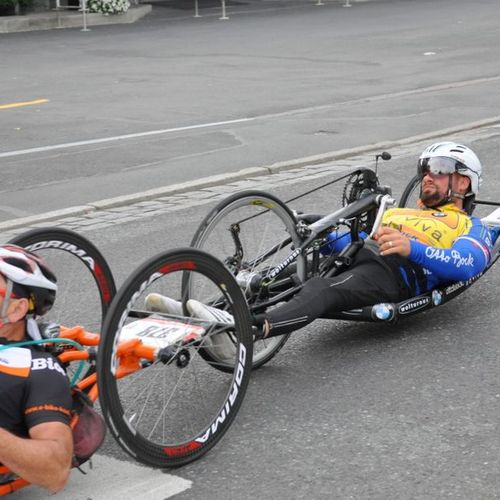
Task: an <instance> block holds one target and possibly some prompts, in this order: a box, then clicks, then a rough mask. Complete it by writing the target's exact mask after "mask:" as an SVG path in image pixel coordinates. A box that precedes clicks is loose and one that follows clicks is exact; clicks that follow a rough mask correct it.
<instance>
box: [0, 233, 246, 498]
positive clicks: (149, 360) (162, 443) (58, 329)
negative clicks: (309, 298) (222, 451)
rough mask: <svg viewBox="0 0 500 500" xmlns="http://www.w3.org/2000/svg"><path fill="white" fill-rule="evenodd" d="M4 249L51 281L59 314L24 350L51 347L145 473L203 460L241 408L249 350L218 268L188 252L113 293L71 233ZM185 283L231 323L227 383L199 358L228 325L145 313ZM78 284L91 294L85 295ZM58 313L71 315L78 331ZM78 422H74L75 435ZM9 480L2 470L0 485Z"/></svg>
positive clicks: (29, 238)
mask: <svg viewBox="0 0 500 500" xmlns="http://www.w3.org/2000/svg"><path fill="white" fill-rule="evenodd" d="M10 243H14V244H17V245H20V246H24V247H26V248H28V249H30V250H31V251H33V252H35V253H39V254H42V255H43V257H44V258H45V260H46V261H48V263H49V265H50V266H51V267H52V269H53V270H54V272H55V273H56V275H57V276H58V285H59V290H58V296H57V298H56V303H57V302H58V301H61V302H62V303H63V306H64V307H61V306H59V307H58V308H54V310H53V311H51V312H50V313H49V314H48V315H47V316H48V317H47V318H46V317H45V316H44V317H43V321H44V324H43V325H42V326H43V328H42V331H44V332H45V335H44V336H43V337H44V338H41V339H38V340H34V341H30V342H31V343H38V344H44V345H49V346H50V349H51V351H52V352H53V353H54V354H55V355H56V356H57V357H58V359H59V360H60V362H61V363H62V364H63V365H64V366H65V367H67V370H68V374H69V376H70V377H71V379H72V384H73V385H74V387H75V390H78V391H80V392H84V393H86V394H87V395H88V397H89V398H90V399H91V400H92V401H94V402H96V404H98V405H100V408H101V410H102V413H103V415H104V417H105V420H106V423H107V424H108V429H109V430H110V432H111V434H112V435H113V436H114V437H115V438H116V440H117V442H118V443H119V444H120V446H122V448H124V449H125V451H127V452H128V453H129V454H130V455H131V456H132V457H134V458H135V459H136V460H138V461H140V462H142V463H144V464H147V465H150V466H154V467H176V466H180V465H183V464H186V463H188V462H191V461H193V460H196V459H197V458H199V457H201V456H202V455H203V454H204V453H206V452H207V451H208V450H209V449H210V448H212V447H213V446H214V445H215V444H216V443H217V442H218V441H219V440H220V439H221V437H222V436H223V435H224V433H225V432H226V431H227V429H228V428H229V426H230V425H231V423H232V421H233V419H234V417H235V416H236V414H237V412H238V409H239V406H240V405H241V402H242V401H243V398H244V394H245V390H246V387H247V384H248V380H249V376H250V372H251V359H252V348H253V344H252V336H251V327H250V318H249V313H248V309H247V307H246V303H245V300H244V297H243V294H242V292H241V290H240V288H239V287H238V285H237V283H236V282H235V281H234V279H233V277H232V276H231V274H230V273H229V272H228V271H227V270H226V269H225V268H224V266H223V265H222V264H221V263H220V262H218V261H217V260H216V259H215V258H214V257H213V256H210V255H208V254H206V253H205V252H202V251H199V250H196V249H193V248H184V249H176V250H171V251H166V252H163V253H161V254H160V255H158V256H156V257H153V258H151V259H149V260H148V261H146V262H145V263H144V264H143V265H142V266H140V267H139V268H138V269H137V270H136V271H135V272H134V273H132V275H131V276H130V277H129V278H128V279H127V280H126V281H125V283H124V285H123V286H122V287H121V288H120V290H119V291H118V293H116V288H115V284H114V280H113V276H112V274H111V271H110V269H109V266H108V264H107V262H106V260H105V259H104V257H103V256H102V254H101V253H100V252H99V251H98V250H97V248H96V247H95V246H94V245H92V244H91V243H90V242H89V241H88V240H87V239H86V238H84V237H82V236H80V235H78V234H76V233H74V232H72V231H68V230H65V229H60V228H59V229H57V228H56V229H50V230H47V229H40V230H35V231H31V232H29V233H26V234H23V235H20V236H19V237H16V238H15V239H13V240H11V242H10ZM65 256H66V257H68V258H67V259H66V258H65ZM89 278H90V279H89ZM186 279H188V280H190V281H193V282H194V281H195V282H196V284H197V287H198V290H199V292H200V293H202V292H203V291H205V293H206V297H207V298H206V299H205V300H206V301H207V302H208V301H209V298H210V297H216V298H217V300H218V301H219V302H220V301H221V298H223V299H224V300H225V302H226V307H227V309H228V310H229V311H230V312H231V314H232V315H233V316H234V325H233V326H232V327H231V328H230V330H231V337H232V339H233V341H234V345H235V346H236V349H237V350H236V352H237V356H236V358H235V361H234V366H233V370H232V371H231V372H230V373H222V372H220V371H218V370H214V369H213V368H212V367H211V366H210V364H209V363H207V362H206V361H205V359H204V358H203V357H202V356H200V355H199V354H200V353H202V352H203V350H204V349H205V348H206V346H207V345H210V346H213V345H216V343H217V337H218V336H220V334H221V333H224V332H226V331H228V325H220V324H215V323H211V322H206V321H202V320H198V319H196V318H191V317H190V316H189V315H187V314H184V313H183V312H182V311H181V312H180V314H177V315H165V314H162V313H159V312H155V311H152V310H150V309H148V308H147V307H145V305H144V304H145V297H146V296H147V294H148V293H151V292H155V293H167V294H171V293H175V291H176V290H181V289H182V282H183V281H184V280H186ZM75 283H76V284H77V286H76V287H73V285H74V284H75ZM82 283H85V284H86V286H87V288H89V285H92V287H90V288H92V289H93V291H94V292H97V293H93V294H89V293H88V289H87V291H86V292H85V290H83V288H82ZM73 293H74V294H75V295H71V294H73ZM112 299H113V300H112ZM75 300H78V302H75ZM89 304H90V306H89ZM65 307H66V308H71V309H72V311H74V313H73V315H74V316H75V317H78V319H79V321H80V324H79V325H75V322H73V321H71V314H68V313H67V310H65ZM104 316H105V318H104ZM63 325H64V326H63ZM80 363H83V365H82V366H78V368H76V369H75V368H74V365H75V364H77V365H79V364H80ZM77 420H78V415H75V416H74V417H73V419H72V423H71V424H72V426H74V425H76V422H77ZM7 472H8V471H7V469H6V468H5V467H3V466H2V467H1V468H0V475H2V474H6V473H7ZM27 484H28V483H27V482H26V481H25V480H23V479H21V478H17V479H15V480H14V481H10V482H9V483H8V484H4V485H0V495H3V494H7V493H10V492H11V491H14V490H17V489H19V488H22V487H24V486H26V485H27Z"/></svg>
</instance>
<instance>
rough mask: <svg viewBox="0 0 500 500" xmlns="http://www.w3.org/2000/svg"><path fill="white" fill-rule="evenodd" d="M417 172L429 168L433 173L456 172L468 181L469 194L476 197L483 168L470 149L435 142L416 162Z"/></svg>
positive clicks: (452, 143)
mask: <svg viewBox="0 0 500 500" xmlns="http://www.w3.org/2000/svg"><path fill="white" fill-rule="evenodd" d="M418 167H419V172H420V173H421V172H422V171H424V169H425V168H426V167H427V168H430V169H431V171H434V172H435V173H453V172H458V173H459V174H460V175H465V176H466V177H468V178H469V179H470V193H471V194H473V195H477V193H478V192H479V186H480V184H481V180H482V179H481V174H482V171H483V168H482V166H481V162H480V161H479V158H478V157H477V156H476V154H475V153H474V151H472V149H470V148H468V147H467V146H464V145H462V144H457V143H456V142H437V143H436V144H433V145H432V146H429V147H428V148H427V149H426V150H425V151H424V152H423V153H422V154H421V155H420V158H419V160H418Z"/></svg>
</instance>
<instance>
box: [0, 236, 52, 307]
mask: <svg viewBox="0 0 500 500" xmlns="http://www.w3.org/2000/svg"><path fill="white" fill-rule="evenodd" d="M0 274H2V275H3V276H4V277H5V279H6V280H10V281H12V283H13V289H12V291H13V292H14V294H15V295H16V296H18V297H26V298H28V299H29V301H30V311H29V312H30V313H34V314H36V315H38V316H41V315H42V314H45V313H46V312H47V311H49V310H50V308H51V307H52V305H53V304H54V300H55V298H56V292H57V284H56V282H57V280H56V277H55V276H54V273H53V272H52V271H51V270H50V269H49V268H48V267H47V266H46V264H45V263H44V262H43V260H42V259H41V258H40V257H39V256H38V255H35V254H33V253H31V252H28V251H27V250H25V249H24V248H21V247H18V246H15V245H4V246H1V247H0Z"/></svg>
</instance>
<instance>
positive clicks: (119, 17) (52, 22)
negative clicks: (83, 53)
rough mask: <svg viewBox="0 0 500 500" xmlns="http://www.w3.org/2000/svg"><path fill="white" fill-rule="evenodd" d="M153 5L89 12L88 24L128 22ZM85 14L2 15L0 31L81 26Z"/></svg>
mask: <svg viewBox="0 0 500 500" xmlns="http://www.w3.org/2000/svg"><path fill="white" fill-rule="evenodd" d="M151 10H152V7H151V5H147V4H145V5H134V6H132V7H130V9H129V10H128V11H127V12H125V13H124V14H116V15H108V16H105V15H103V14H87V16H86V17H87V26H99V25H103V24H127V23H135V22H136V21H137V20H139V19H141V18H142V17H144V16H145V15H146V14H149V13H150V12H151ZM82 26H83V14H82V13H81V12H78V11H74V10H73V11H67V10H65V11H63V10H60V11H47V12H36V13H31V14H27V15H24V16H2V17H0V33H15V32H18V31H37V30H51V29H60V28H81V27H82Z"/></svg>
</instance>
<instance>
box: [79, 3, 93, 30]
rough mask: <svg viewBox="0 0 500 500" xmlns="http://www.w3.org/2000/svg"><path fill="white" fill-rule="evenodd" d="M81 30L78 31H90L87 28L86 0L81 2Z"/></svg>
mask: <svg viewBox="0 0 500 500" xmlns="http://www.w3.org/2000/svg"><path fill="white" fill-rule="evenodd" d="M82 14H83V28H82V29H81V30H80V31H91V30H90V29H89V28H87V0H82Z"/></svg>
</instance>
